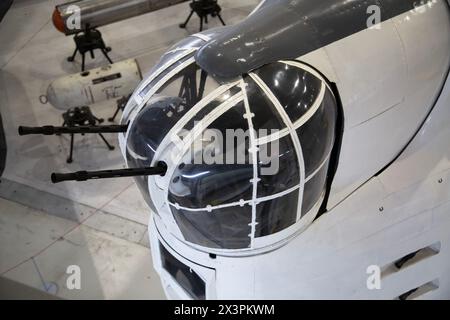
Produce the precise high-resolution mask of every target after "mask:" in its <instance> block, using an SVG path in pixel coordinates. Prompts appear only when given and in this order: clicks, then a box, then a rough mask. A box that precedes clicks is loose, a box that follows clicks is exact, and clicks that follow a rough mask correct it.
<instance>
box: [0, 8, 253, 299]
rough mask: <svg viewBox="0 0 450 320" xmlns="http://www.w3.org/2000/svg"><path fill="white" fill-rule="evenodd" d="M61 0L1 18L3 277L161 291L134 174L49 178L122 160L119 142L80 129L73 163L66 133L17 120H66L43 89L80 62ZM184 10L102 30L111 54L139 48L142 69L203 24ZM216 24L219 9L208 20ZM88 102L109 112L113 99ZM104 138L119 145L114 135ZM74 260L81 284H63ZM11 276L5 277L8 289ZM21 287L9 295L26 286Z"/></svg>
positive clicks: (111, 290)
mask: <svg viewBox="0 0 450 320" xmlns="http://www.w3.org/2000/svg"><path fill="white" fill-rule="evenodd" d="M61 2H64V1H56V0H15V1H14V4H13V6H12V8H11V10H10V11H9V12H8V14H7V15H6V16H5V18H4V20H3V22H2V23H1V24H0V108H1V114H2V116H3V121H4V126H5V132H6V139H7V144H8V157H7V166H6V170H5V173H4V176H3V178H2V181H1V183H0V277H3V278H6V279H9V280H13V281H15V282H18V283H20V284H23V285H25V286H29V287H32V288H35V289H38V290H43V291H46V292H48V293H51V294H55V295H56V296H58V297H61V298H68V299H164V294H163V292H162V289H161V286H160V283H159V279H158V277H157V275H156V273H155V272H154V270H153V268H152V261H151V255H150V249H149V247H148V246H149V245H148V234H147V222H148V219H149V214H150V213H149V209H148V208H147V207H146V205H145V203H144V201H143V200H142V198H141V196H140V194H139V192H138V190H137V187H136V186H135V184H134V182H133V180H132V179H116V180H110V181H107V182H105V181H91V182H86V183H63V184H58V185H53V184H51V182H50V173H52V172H70V171H77V170H100V169H111V168H121V167H123V161H122V158H121V154H120V151H119V149H118V148H116V150H115V151H108V150H107V149H106V147H105V146H104V144H103V142H102V141H101V140H100V139H99V138H98V137H97V136H84V137H82V138H81V137H80V138H78V139H79V140H77V141H76V147H75V154H74V157H75V161H74V162H73V163H72V164H70V165H69V164H67V163H66V161H65V160H66V156H67V153H68V147H69V140H68V139H67V137H64V136H61V137H54V136H26V137H19V136H18V135H17V127H18V126H19V125H27V126H41V125H46V124H55V125H58V124H60V123H61V122H62V118H61V111H58V110H56V109H54V108H53V107H52V106H51V105H49V104H42V103H41V102H40V101H39V97H40V96H41V95H43V94H45V93H46V89H47V87H48V85H49V84H50V82H51V81H52V80H54V79H55V78H58V77H60V76H63V75H67V74H71V73H76V72H79V70H80V61H79V59H80V57H79V56H78V57H77V60H76V61H75V62H74V63H69V62H67V61H66V57H67V56H68V55H70V54H71V53H72V51H73V40H72V39H71V38H70V37H65V36H64V35H62V34H61V33H59V32H58V31H56V30H55V29H54V27H53V25H52V22H51V13H52V11H53V8H54V6H55V5H56V4H58V3H61ZM258 2H259V1H258V0H244V1H238V0H224V1H220V4H221V5H222V8H223V17H224V19H225V21H226V22H227V23H228V24H234V23H236V22H238V21H240V20H242V19H243V18H245V17H246V16H247V15H248V13H250V12H251V10H252V9H253V8H254V7H255V6H256V5H257V3H258ZM187 14H188V4H186V3H185V4H180V5H177V6H174V7H170V8H167V9H164V10H161V11H158V12H154V13H149V14H146V15H143V16H139V17H136V18H132V19H129V20H126V21H123V22H119V23H115V24H113V25H109V26H106V27H103V28H101V31H102V33H103V36H104V39H105V41H106V43H107V45H108V46H111V47H112V49H113V50H112V52H111V57H112V59H113V60H114V61H120V60H124V59H128V58H136V59H137V60H138V62H139V64H140V67H141V69H142V71H143V73H145V72H146V71H147V70H148V69H149V68H150V67H152V66H153V64H154V63H155V62H156V61H157V59H158V58H159V56H160V55H161V54H162V53H163V52H164V51H165V50H166V48H167V47H169V46H171V45H172V44H174V43H175V42H177V41H178V40H181V39H182V38H184V37H186V36H187V35H189V34H190V33H195V32H197V30H198V27H199V21H198V18H196V17H194V18H193V19H192V21H191V23H190V24H189V25H188V28H187V29H186V30H183V29H180V28H179V27H178V24H179V23H180V22H181V21H183V20H184V19H185V17H186V16H187ZM219 25H220V22H219V21H218V20H217V19H213V20H210V23H209V25H208V27H215V26H219ZM106 63H107V62H106V61H105V59H104V58H103V57H102V56H101V55H98V54H97V56H96V59H94V60H90V59H87V69H90V68H94V67H98V66H100V65H104V64H106ZM91 107H92V110H93V112H94V113H95V114H96V115H97V116H100V117H103V118H108V117H109V116H111V115H112V113H113V112H114V109H115V104H114V103H113V102H104V103H99V104H97V105H94V106H91ZM107 138H108V139H109V140H110V141H111V142H113V144H114V145H115V146H116V147H118V142H117V138H116V136H115V135H107ZM71 265H77V266H79V267H80V270H81V289H80V290H77V289H74V290H70V289H69V288H68V287H67V285H66V282H67V279H68V277H69V274H68V273H67V268H68V267H69V266H71ZM7 283H10V282H8V281H1V282H0V286H2V296H5V288H4V286H6V285H7ZM19 288H20V286H19ZM7 289H8V288H6V292H8V291H7ZM11 290H13V289H11ZM17 290H18V289H17V288H14V294H13V291H11V296H12V297H15V298H16V297H18V295H19V296H20V289H19V294H18V293H17ZM6 295H7V293H6ZM24 297H26V294H25V291H24Z"/></svg>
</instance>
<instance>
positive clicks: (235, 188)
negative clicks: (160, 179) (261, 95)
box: [169, 103, 253, 208]
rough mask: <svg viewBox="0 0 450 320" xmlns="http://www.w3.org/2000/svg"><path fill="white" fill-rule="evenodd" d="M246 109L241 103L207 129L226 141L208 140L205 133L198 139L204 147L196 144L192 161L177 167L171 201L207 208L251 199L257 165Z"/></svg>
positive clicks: (191, 156) (182, 204) (170, 189)
mask: <svg viewBox="0 0 450 320" xmlns="http://www.w3.org/2000/svg"><path fill="white" fill-rule="evenodd" d="M244 112H245V110H244V106H243V103H239V104H238V105H236V106H235V107H233V108H231V109H230V110H228V111H227V112H226V113H224V114H223V115H222V116H220V117H219V118H218V119H217V120H215V121H214V122H213V123H212V124H211V125H210V126H209V127H208V128H207V130H209V131H208V132H215V133H217V134H219V135H221V136H222V137H223V139H222V141H213V140H211V141H206V136H205V135H204V136H201V137H198V138H197V140H198V143H199V144H200V146H202V148H200V150H197V149H199V148H197V147H196V145H197V143H194V144H193V146H192V148H191V150H189V152H190V153H191V155H190V158H191V160H190V163H181V164H180V165H179V166H178V167H177V168H176V170H175V172H174V174H173V176H172V178H171V183H170V185H169V201H170V202H172V203H178V204H179V205H180V206H182V207H187V208H206V207H207V206H218V205H221V204H227V203H232V202H238V201H240V200H241V199H243V200H250V199H251V197H252V190H253V185H252V183H251V182H250V180H251V179H253V165H252V164H251V163H250V159H249V155H248V149H249V137H248V130H247V128H248V123H247V121H246V120H245V119H244V118H243V115H244ZM228 129H232V131H227V130H228ZM236 130H239V131H236ZM234 133H236V134H238V133H239V137H240V138H237V136H236V138H235V139H233V137H235V136H234ZM246 133H247V134H246ZM227 134H228V135H229V136H228V138H227ZM231 134H233V136H231ZM233 140H234V143H232V142H233Z"/></svg>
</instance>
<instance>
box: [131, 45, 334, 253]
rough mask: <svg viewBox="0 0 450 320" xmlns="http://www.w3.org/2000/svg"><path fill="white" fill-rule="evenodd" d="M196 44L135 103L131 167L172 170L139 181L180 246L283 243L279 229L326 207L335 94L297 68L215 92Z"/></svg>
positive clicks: (158, 73) (180, 52) (274, 68)
mask: <svg viewBox="0 0 450 320" xmlns="http://www.w3.org/2000/svg"><path fill="white" fill-rule="evenodd" d="M191 41H192V42H190V43H189V42H184V43H183V44H182V45H181V46H179V47H176V46H175V47H174V48H172V49H171V50H170V51H169V54H167V55H166V56H165V57H163V59H162V60H161V62H160V64H159V65H157V66H156V67H155V68H153V69H152V72H151V73H150V74H149V75H148V76H147V79H146V80H144V82H143V84H142V85H141V86H140V89H139V90H137V91H136V92H135V94H134V96H133V97H132V99H131V100H130V102H129V105H128V106H127V108H126V110H125V113H124V119H123V121H125V122H129V123H130V125H129V130H128V132H127V135H126V136H125V137H124V138H125V139H126V150H125V151H126V158H127V162H128V166H130V167H143V166H150V165H153V164H154V163H156V162H157V161H165V162H166V163H167V167H168V170H167V174H166V178H165V179H162V178H157V177H150V178H148V179H147V178H138V180H137V182H138V185H139V187H140V189H141V191H142V193H143V194H144V197H145V198H146V200H147V202H148V203H149V205H150V206H151V208H152V209H153V210H154V211H155V212H156V213H157V214H159V216H160V217H162V221H163V222H164V223H167V224H168V223H169V221H175V223H176V225H177V227H178V229H179V231H180V232H179V233H178V235H177V236H178V237H180V235H181V237H182V238H180V240H182V241H187V242H190V243H192V244H195V245H197V246H200V247H203V248H205V250H207V248H210V249H214V250H222V249H225V250H249V249H257V248H258V246H259V245H258V243H259V240H258V239H260V238H264V237H273V239H274V241H280V239H279V238H278V237H277V235H278V234H280V232H281V231H284V230H286V229H289V230H292V232H295V230H298V229H300V227H302V226H303V224H304V223H306V222H304V221H310V222H311V221H312V218H314V216H315V215H316V214H317V212H318V208H319V207H320V205H321V201H322V199H323V195H324V192H325V188H326V182H327V175H328V163H329V159H330V155H331V151H332V148H333V145H334V141H335V127H336V118H337V107H336V101H335V98H334V95H333V93H332V92H331V90H330V89H329V87H328V85H327V83H326V82H325V81H324V79H323V78H322V77H321V76H320V75H319V74H318V73H317V72H316V71H314V70H313V69H311V68H309V67H307V66H305V65H304V64H302V63H300V62H297V61H280V62H275V63H272V64H269V65H266V66H263V67H261V68H260V69H258V70H256V71H254V72H252V73H250V74H248V75H243V76H242V77H241V78H240V79H236V81H235V82H233V83H227V84H219V83H217V82H216V81H215V80H214V79H213V78H212V77H210V76H209V75H208V74H207V73H206V72H205V71H203V70H201V69H200V68H199V67H198V66H197V65H196V63H195V59H194V57H193V55H194V54H195V50H196V47H198V46H199V45H200V44H201V41H202V40H199V39H198V38H195V39H192V40H191ZM175 53H176V54H175ZM172 54H173V55H172ZM170 216H171V218H169V217H170ZM306 217H309V219H305V218H306ZM311 217H312V218H311ZM280 237H281V236H280ZM283 237H286V234H284V235H283Z"/></svg>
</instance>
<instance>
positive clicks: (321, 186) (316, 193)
mask: <svg viewBox="0 0 450 320" xmlns="http://www.w3.org/2000/svg"><path fill="white" fill-rule="evenodd" d="M327 173H328V163H326V164H325V165H324V166H323V167H322V169H321V170H320V171H319V172H317V173H316V175H315V176H314V177H313V178H312V179H311V180H309V181H308V182H307V183H306V184H305V191H304V193H303V204H302V216H303V215H305V214H307V213H308V212H309V210H311V209H312V207H314V205H315V204H316V203H317V201H319V199H320V197H321V196H322V193H323V192H324V191H325V187H326V182H327Z"/></svg>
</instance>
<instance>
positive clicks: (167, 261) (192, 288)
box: [159, 244, 206, 300]
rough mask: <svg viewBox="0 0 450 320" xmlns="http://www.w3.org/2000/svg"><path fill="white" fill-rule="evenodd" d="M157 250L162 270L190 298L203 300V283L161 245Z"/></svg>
mask: <svg viewBox="0 0 450 320" xmlns="http://www.w3.org/2000/svg"><path fill="white" fill-rule="evenodd" d="M159 250H160V252H161V261H162V266H163V268H164V269H165V270H166V271H167V272H168V273H169V274H170V275H171V276H172V277H173V278H174V279H175V281H176V282H177V283H178V284H179V285H180V286H181V287H182V288H183V289H184V290H186V292H187V293H188V294H190V295H191V297H192V298H194V299H198V300H205V298H206V286H205V282H204V281H203V280H202V279H201V278H200V277H199V276H198V275H197V274H196V273H195V272H194V271H193V270H192V269H191V268H190V267H189V266H187V265H185V264H184V263H182V262H180V261H179V260H178V259H177V258H175V257H174V256H173V255H171V254H170V252H169V251H167V250H166V248H164V246H163V245H162V244H159Z"/></svg>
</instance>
